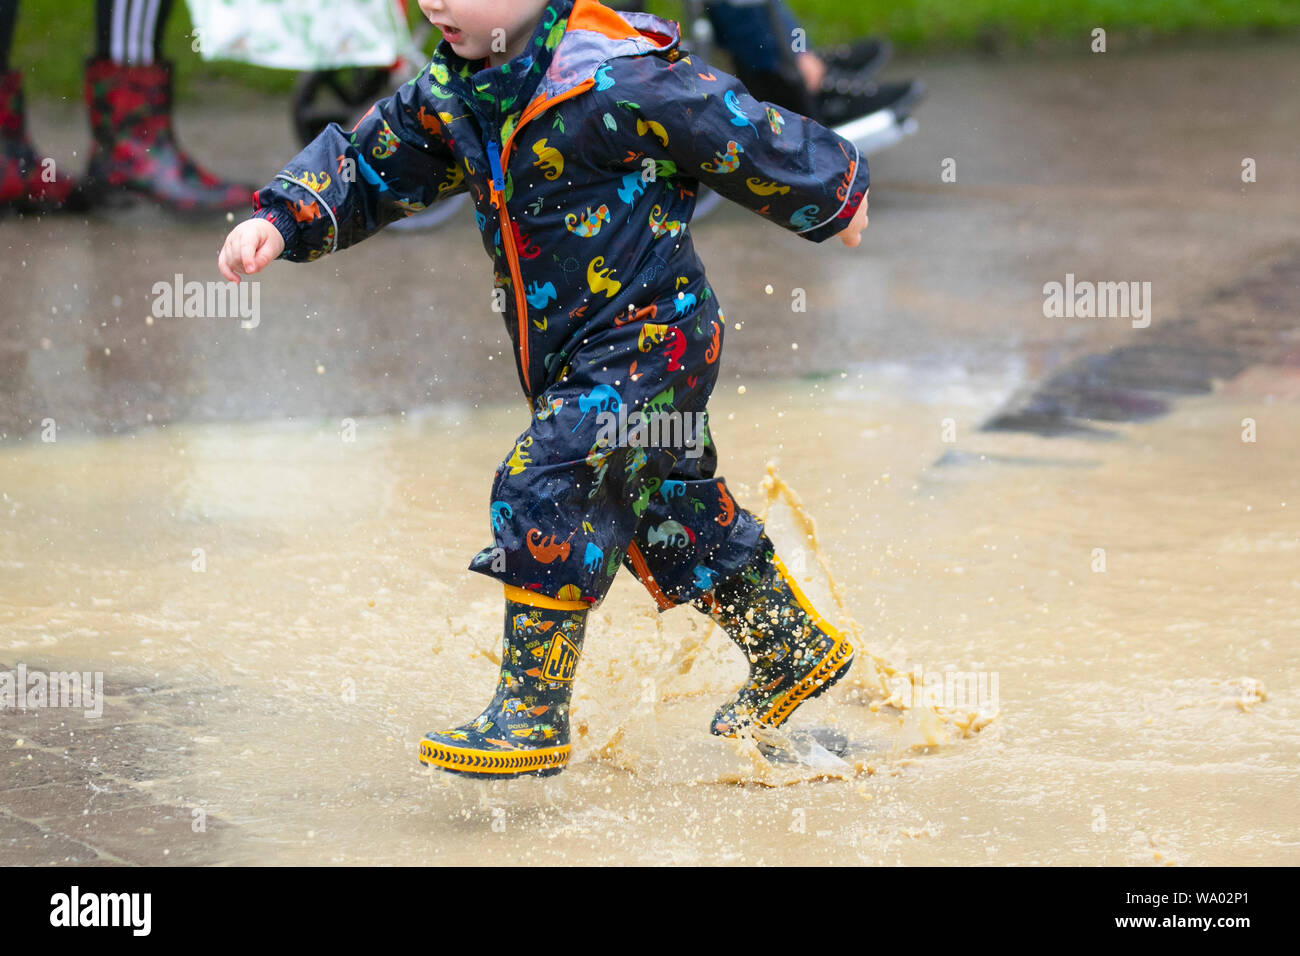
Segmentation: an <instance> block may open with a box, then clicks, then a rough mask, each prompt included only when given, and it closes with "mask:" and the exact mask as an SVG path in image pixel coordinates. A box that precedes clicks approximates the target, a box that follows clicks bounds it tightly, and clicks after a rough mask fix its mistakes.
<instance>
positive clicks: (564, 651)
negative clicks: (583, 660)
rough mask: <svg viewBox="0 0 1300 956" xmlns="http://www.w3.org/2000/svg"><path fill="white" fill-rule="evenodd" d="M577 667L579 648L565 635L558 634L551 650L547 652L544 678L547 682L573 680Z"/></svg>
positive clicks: (552, 642)
mask: <svg viewBox="0 0 1300 956" xmlns="http://www.w3.org/2000/svg"><path fill="white" fill-rule="evenodd" d="M577 667H578V648H577V646H576V645H575V644H574V643H573V642H572V641H570V640H568V639H567V638H565V636H564V635H563V634H556V635H555V638H554V640H552V641H551V647H550V650H548V651H547V652H546V664H545V665H544V666H543V667H542V676H543V677H545V678H546V679H547V680H573V672H574V671H575V670H576V669H577Z"/></svg>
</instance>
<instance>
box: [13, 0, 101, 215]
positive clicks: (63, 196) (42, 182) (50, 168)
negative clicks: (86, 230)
mask: <svg viewBox="0 0 1300 956" xmlns="http://www.w3.org/2000/svg"><path fill="white" fill-rule="evenodd" d="M17 21H18V0H0V209H4V208H12V209H18V210H20V211H24V212H43V211H48V210H54V209H62V208H72V207H78V208H79V207H80V206H81V205H82V203H81V196H80V193H79V192H78V191H77V188H76V182H75V181H74V180H73V179H72V178H71V177H68V176H64V175H61V174H60V173H59V172H58V169H57V168H56V166H55V163H54V161H53V160H52V159H49V158H48V157H43V156H41V155H40V154H39V153H38V152H37V151H36V148H35V147H34V146H33V145H32V142H31V140H30V139H28V138H27V114H26V109H25V105H24V99H23V74H22V72H21V71H19V70H11V69H10V67H9V54H10V50H11V48H12V47H13V42H14V28H15V26H16V24H17Z"/></svg>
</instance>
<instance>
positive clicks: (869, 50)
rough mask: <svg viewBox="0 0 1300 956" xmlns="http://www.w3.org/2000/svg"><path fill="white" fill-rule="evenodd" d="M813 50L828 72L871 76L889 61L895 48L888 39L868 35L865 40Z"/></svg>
mask: <svg viewBox="0 0 1300 956" xmlns="http://www.w3.org/2000/svg"><path fill="white" fill-rule="evenodd" d="M813 52H814V53H816V54H817V55H818V56H819V57H821V60H822V62H823V63H825V64H826V69H827V71H828V72H831V73H835V72H838V73H859V74H861V75H863V76H870V75H871V74H873V73H875V72H877V71H878V70H880V68H881V67H883V66H884V65H885V64H886V63H888V62H889V57H890V56H891V55H892V54H893V52H894V50H893V48H892V47H891V46H890V45H889V41H888V40H880V39H875V38H873V37H868V38H866V39H864V40H855V41H854V42H853V43H842V44H840V45H839V46H831V47H823V48H821V49H818V50H814V51H813Z"/></svg>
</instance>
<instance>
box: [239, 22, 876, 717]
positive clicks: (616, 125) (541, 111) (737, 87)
mask: <svg viewBox="0 0 1300 956" xmlns="http://www.w3.org/2000/svg"><path fill="white" fill-rule="evenodd" d="M700 185H707V186H709V187H710V188H712V189H714V190H716V191H717V192H718V193H720V194H721V195H722V196H723V197H725V198H727V199H730V200H732V201H733V202H736V203H738V204H740V205H742V206H744V207H746V208H748V209H750V210H751V211H753V212H755V213H757V214H759V215H761V216H762V217H763V218H764V219H765V220H766V221H767V222H768V223H769V224H770V227H771V228H784V229H786V230H788V231H790V232H794V233H797V234H799V235H801V236H802V237H803V238H805V239H807V240H809V241H810V242H818V243H820V242H824V241H826V240H827V239H829V238H831V237H833V236H834V235H836V234H837V233H838V232H840V231H842V230H843V229H844V228H845V227H846V226H847V224H848V222H849V218H851V217H852V215H853V214H854V212H855V211H856V209H857V207H858V205H860V203H861V200H862V197H863V195H864V194H865V192H866V189H867V186H868V185H869V176H868V170H867V166H866V164H865V162H863V161H862V160H861V157H860V156H859V155H858V153H857V150H856V148H855V147H854V146H853V144H851V143H849V142H848V141H846V140H843V139H842V138H841V137H839V136H838V135H836V134H835V133H834V132H833V131H832V130H829V129H826V128H825V127H823V126H820V125H819V124H817V123H815V122H813V121H812V120H809V119H807V118H805V117H801V116H799V115H798V114H796V113H792V112H789V111H786V110H779V111H778V110H777V109H776V107H774V106H772V105H771V104H764V103H760V102H759V101H757V100H755V99H754V98H753V97H752V96H751V95H750V94H749V92H748V91H747V90H746V89H745V88H744V86H743V85H742V84H741V83H740V82H739V81H738V80H736V79H735V77H733V76H730V75H729V74H727V73H725V72H723V71H721V70H718V69H717V68H715V67H713V66H712V65H711V64H708V63H705V62H704V61H703V60H701V59H699V58H698V57H696V56H694V55H690V54H687V53H685V52H684V51H683V50H682V49H681V39H680V34H679V28H678V26H677V24H676V23H674V22H672V21H669V20H665V19H662V18H660V17H656V16H653V15H651V14H647V13H633V12H615V11H613V10H611V9H610V8H608V7H606V6H604V5H602V4H601V3H599V2H597V0H549V2H547V3H546V5H545V7H544V8H543V11H542V14H541V16H540V18H539V20H538V22H537V24H536V26H535V28H534V30H533V33H532V35H531V36H530V37H529V38H528V40H527V41H526V43H525V47H524V52H523V53H522V54H521V55H520V56H518V57H516V58H515V59H513V60H511V61H509V62H508V63H505V64H503V65H501V66H499V67H496V68H489V64H488V63H487V62H486V61H485V60H480V61H473V62H471V61H468V60H466V59H464V58H463V57H461V56H459V55H458V54H457V53H456V52H455V51H454V50H453V49H452V48H451V46H450V45H449V44H447V43H446V42H445V41H443V42H441V43H439V45H438V47H437V48H436V49H435V50H434V53H433V56H432V57H431V59H430V61H429V63H428V64H427V65H426V66H425V68H424V69H423V70H422V71H421V72H420V74H419V75H417V76H416V77H414V78H413V79H412V80H410V81H409V82H408V83H406V84H404V85H403V86H402V87H400V88H399V89H398V90H397V92H396V93H395V94H394V95H392V96H391V97H388V98H387V99H384V100H381V101H380V102H379V103H377V104H376V105H375V106H374V107H373V108H372V109H371V110H370V111H368V112H367V113H366V115H365V116H363V117H362V119H361V120H360V121H358V123H357V124H356V126H355V127H354V128H353V129H351V130H348V131H344V130H342V129H340V128H339V127H338V126H336V125H331V126H329V127H327V128H326V130H325V131H324V132H322V133H321V134H320V136H319V137H317V139H316V140H315V141H314V142H313V143H311V144H310V145H309V146H307V147H306V148H305V149H304V150H303V151H302V152H301V153H300V154H299V156H298V157H296V158H294V159H293V160H291V161H290V162H289V163H288V164H287V165H286V167H285V172H284V173H283V174H282V175H281V176H279V177H277V178H276V179H275V180H274V181H272V182H271V183H270V184H268V185H267V186H266V187H264V188H263V189H262V190H260V191H259V192H258V193H257V194H256V198H255V213H254V214H255V215H257V216H260V217H262V218H266V219H268V220H269V221H270V222H271V223H272V224H273V225H275V227H276V228H277V229H278V230H279V231H280V233H281V235H282V236H283V237H284V239H285V251H284V253H283V255H282V257H283V258H285V259H287V260H289V261H293V262H308V261H313V260H315V259H317V258H320V257H321V256H323V255H327V254H333V253H335V252H339V251H342V250H345V249H347V248H349V247H350V246H352V245H355V244H356V243H358V242H361V241H364V240H365V239H366V238H368V237H369V236H371V235H373V234H374V233H376V232H377V231H379V230H380V229H381V228H383V227H384V226H386V225H388V224H389V223H392V222H395V221H398V220H399V219H402V218H404V217H406V216H407V215H408V214H409V213H410V212H412V211H414V210H418V209H422V208H426V207H429V206H432V205H433V204H434V203H436V202H438V201H440V200H443V199H447V198H449V197H451V196H455V195H459V194H462V193H468V194H469V195H470V197H471V198H472V200H473V216H474V222H475V224H476V226H477V230H476V231H477V232H478V234H479V236H480V239H481V242H482V244H483V249H484V252H485V253H486V254H487V256H488V257H489V258H490V259H491V260H492V264H493V274H494V276H495V285H496V287H497V288H499V289H501V290H502V293H503V294H504V295H503V298H504V300H505V314H504V321H505V326H506V331H507V334H508V336H509V339H510V345H511V347H512V349H513V353H514V357H515V370H516V373H517V375H518V379H519V384H520V386H521V388H522V391H523V393H524V396H525V398H526V401H527V404H528V407H529V409H530V414H529V418H528V427H527V430H526V431H524V432H523V433H522V434H520V435H519V436H518V437H517V438H516V440H515V441H514V443H513V444H512V445H511V446H510V447H509V448H508V450H507V451H508V454H507V455H506V458H505V460H504V461H503V462H502V463H501V465H500V466H499V467H498V469H497V472H496V475H495V477H494V480H493V483H492V490H491V496H490V498H489V502H490V510H489V515H488V518H489V520H488V521H486V522H484V526H485V528H486V529H487V530H488V531H489V532H490V534H491V544H490V545H489V546H487V547H485V548H484V549H483V550H482V551H480V552H479V553H478V554H477V555H475V556H474V558H473V560H472V561H471V564H470V567H471V568H472V569H473V570H475V571H478V572H481V573H483V574H487V575H490V576H493V577H495V578H497V579H499V580H502V581H504V582H505V583H507V584H511V585H514V586H516V587H520V588H524V589H528V590H532V591H535V592H538V593H540V594H543V595H545V596H548V597H561V594H562V593H563V595H565V597H564V598H563V599H566V600H579V601H582V602H585V603H588V604H596V603H598V602H599V601H600V600H602V599H603V597H604V594H605V593H606V591H607V590H608V587H609V585H610V582H611V581H612V579H613V576H614V574H615V573H617V571H618V568H619V566H620V565H621V566H622V567H626V568H628V569H630V570H631V571H633V573H635V574H636V575H637V576H638V578H639V579H640V580H641V581H642V583H643V584H644V585H645V586H646V588H647V590H648V591H649V592H650V593H651V595H653V596H654V598H655V601H656V603H657V604H658V605H659V607H660V608H665V607H669V606H672V605H674V604H679V603H683V602H686V601H689V600H692V599H694V598H695V597H698V596H699V595H700V594H702V593H704V592H705V591H706V590H707V589H708V586H710V584H711V582H712V583H716V582H717V581H721V580H726V579H727V578H728V577H729V576H730V575H732V574H735V573H737V572H738V571H739V570H740V569H741V568H742V567H744V566H745V564H746V563H747V562H748V561H749V560H750V559H751V558H752V557H753V555H754V553H755V550H756V549H757V547H758V542H759V535H760V527H759V525H758V522H757V519H755V518H754V517H753V515H752V514H750V513H749V512H748V511H746V510H745V509H744V508H743V507H741V506H740V505H739V504H738V503H736V501H735V498H734V496H733V495H732V494H731V493H730V492H729V491H728V490H727V486H726V483H725V481H724V480H723V479H722V478H721V477H720V476H718V475H717V473H716V470H717V449H716V446H715V445H714V443H713V438H712V435H711V434H710V431H709V427H708V415H707V411H708V409H707V406H708V400H709V397H710V395H711V394H712V390H713V388H714V386H715V384H716V383H717V380H718V375H719V368H720V366H721V360H720V359H721V353H722V349H723V339H724V332H725V328H726V320H725V318H724V317H723V313H722V309H721V307H720V305H719V303H718V301H717V297H716V296H715V295H714V294H713V290H712V289H711V287H710V285H709V282H708V279H707V277H706V275H705V272H704V267H703V265H702V263H701V262H700V260H699V257H698V256H697V254H696V252H695V249H694V245H693V242H692V237H691V230H690V229H689V223H690V221H691V216H692V213H693V211H694V208H695V203H696V199H697V194H698V192H699V189H698V187H699V186H700ZM305 187H310V190H314V192H312V191H309V190H308V189H307V188H305ZM421 268H423V267H421ZM634 415H639V416H658V417H660V418H662V419H663V420H664V421H665V422H667V423H668V424H669V425H672V426H673V427H670V428H664V429H660V431H661V432H663V434H660V435H658V436H657V439H656V440H655V441H652V442H648V443H647V444H645V445H644V446H640V445H633V444H630V443H629V442H628V441H626V435H624V434H621V433H620V432H619V429H620V428H628V427H629V425H630V420H631V418H632V417H633V416H634ZM620 421H621V422H622V423H623V424H622V425H619V422H620ZM611 422H612V423H613V424H612V425H611ZM678 528H680V529H681V530H680V531H679V530H678ZM688 532H689V533H688ZM652 536H653V541H652V540H651V538H652ZM515 696H518V695H515ZM465 732H468V731H465Z"/></svg>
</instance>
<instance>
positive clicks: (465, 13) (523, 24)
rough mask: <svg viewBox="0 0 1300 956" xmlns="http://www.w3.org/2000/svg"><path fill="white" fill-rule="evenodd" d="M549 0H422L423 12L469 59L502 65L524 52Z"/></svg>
mask: <svg viewBox="0 0 1300 956" xmlns="http://www.w3.org/2000/svg"><path fill="white" fill-rule="evenodd" d="M545 6H546V0H420V10H421V11H423V13H424V15H425V16H426V17H428V19H429V22H430V23H432V24H433V25H434V26H436V27H437V28H438V29H440V30H441V31H442V35H443V38H444V39H446V41H447V42H448V43H450V44H451V48H452V49H453V50H455V51H456V53H457V54H459V55H460V56H462V57H464V58H465V59H466V60H480V59H482V58H483V57H487V58H488V62H489V63H491V65H492V66H500V65H501V64H502V63H506V62H508V61H510V60H512V59H514V58H515V57H516V56H518V55H519V54H521V53H523V52H524V44H526V43H527V42H528V38H529V37H530V36H532V33H533V30H534V29H535V28H536V26H537V21H538V18H539V17H541V15H542V8H543V7H545Z"/></svg>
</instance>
